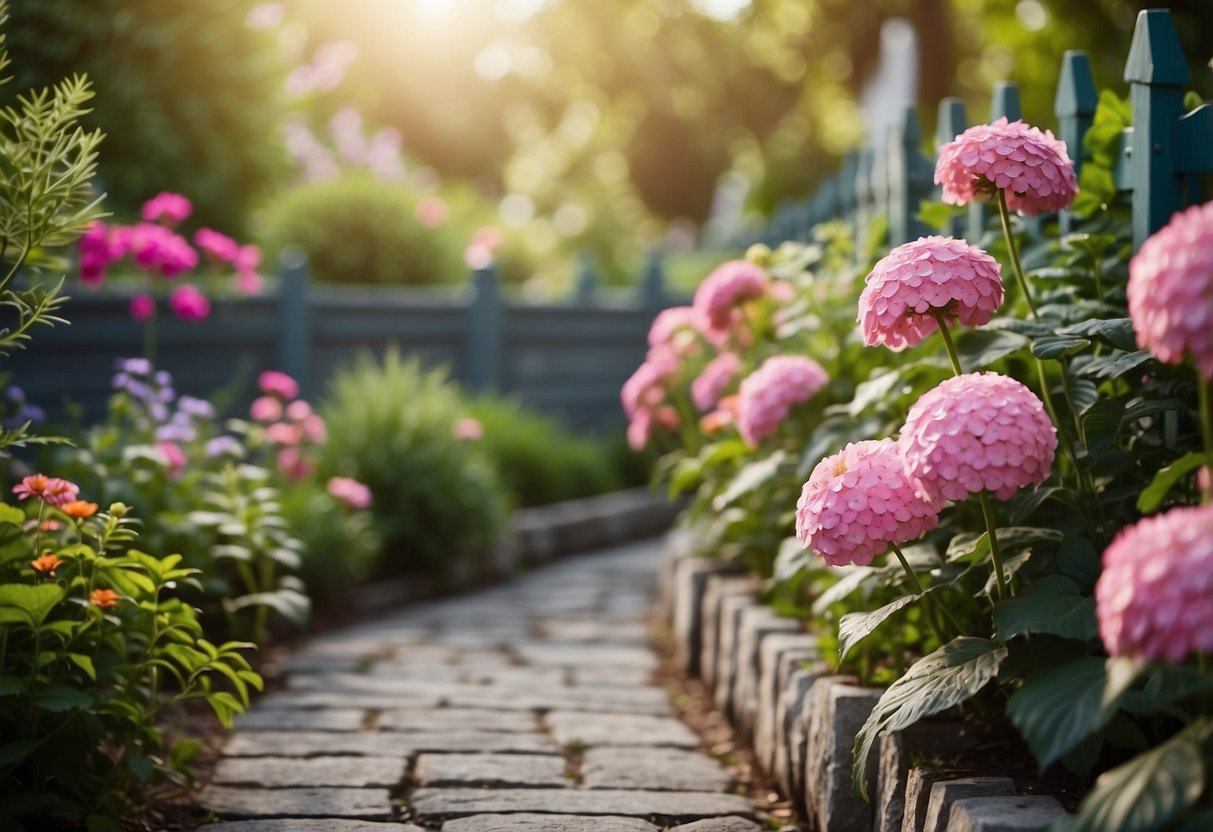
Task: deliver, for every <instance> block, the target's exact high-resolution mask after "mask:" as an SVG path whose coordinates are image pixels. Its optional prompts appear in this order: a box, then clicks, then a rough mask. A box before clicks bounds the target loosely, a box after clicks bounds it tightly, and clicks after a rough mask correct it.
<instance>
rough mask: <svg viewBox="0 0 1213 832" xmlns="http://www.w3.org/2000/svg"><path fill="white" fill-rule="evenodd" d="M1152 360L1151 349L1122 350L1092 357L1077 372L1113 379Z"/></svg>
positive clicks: (1083, 374) (1093, 376) (1087, 375)
mask: <svg viewBox="0 0 1213 832" xmlns="http://www.w3.org/2000/svg"><path fill="white" fill-rule="evenodd" d="M1149 360H1150V351H1149V350H1137V351H1136V352H1121V351H1119V350H1117V351H1116V352H1115V353H1113V354H1112V355H1100V356H1096V357H1095V358H1092V359H1091V360H1090V361H1088V362H1087V363H1086V364H1084V365H1083V366H1082V368H1081V369H1079V370H1077V371H1076V372H1077V373H1078V375H1080V376H1084V377H1088V378H1097V379H1113V378H1120V377H1121V376H1123V375H1125V374H1127V373H1130V372H1132V371H1133V370H1135V369H1137V368H1138V367H1140V366H1141V365H1142V364H1145V363H1146V362H1147V361H1149Z"/></svg>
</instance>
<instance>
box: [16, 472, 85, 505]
mask: <svg viewBox="0 0 1213 832" xmlns="http://www.w3.org/2000/svg"><path fill="white" fill-rule="evenodd" d="M13 493H14V494H16V495H17V499H18V500H26V499H29V498H30V497H37V498H38V499H39V500H42V502H44V503H46V504H48V505H52V506H63V505H66V504H67V503H70V502H73V501H74V500H75V499H76V498H77V497H79V496H80V486H78V485H76V484H75V483H74V482H70V481H68V480H64V479H60V478H58V477H48V476H47V475H46V474H30V475H29V476H27V477H23V478H22V479H21V482H19V483H17V484H16V485H14V486H13Z"/></svg>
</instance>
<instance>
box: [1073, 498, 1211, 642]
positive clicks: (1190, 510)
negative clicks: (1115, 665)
mask: <svg viewBox="0 0 1213 832" xmlns="http://www.w3.org/2000/svg"><path fill="white" fill-rule="evenodd" d="M1095 613H1096V617H1097V618H1098V619H1099V635H1100V637H1101V638H1102V639H1103V643H1104V647H1105V649H1107V651H1108V653H1109V654H1110V655H1113V656H1131V657H1133V658H1137V659H1145V660H1148V661H1153V660H1163V661H1167V662H1170V663H1172V664H1178V663H1179V662H1181V661H1183V660H1184V659H1185V658H1187V657H1188V656H1190V655H1192V654H1194V653H1197V654H1203V655H1209V654H1211V653H1213V505H1204V506H1198V507H1181V508H1173V509H1171V510H1170V511H1168V512H1166V513H1165V514H1160V515H1157V516H1154V517H1147V518H1146V519H1145V520H1141V521H1140V522H1138V523H1137V524H1136V525H1133V526H1129V527H1127V528H1125V529H1123V530H1121V532H1120V534H1118V535H1117V536H1116V539H1115V540H1113V541H1112V543H1111V545H1110V546H1108V548H1107V549H1106V550H1105V551H1104V553H1103V571H1102V572H1101V573H1100V576H1099V580H1098V581H1097V582H1096V584H1095Z"/></svg>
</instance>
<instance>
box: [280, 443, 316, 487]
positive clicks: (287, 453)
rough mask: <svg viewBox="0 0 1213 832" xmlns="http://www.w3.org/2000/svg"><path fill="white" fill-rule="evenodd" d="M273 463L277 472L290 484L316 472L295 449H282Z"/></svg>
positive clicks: (307, 460)
mask: <svg viewBox="0 0 1213 832" xmlns="http://www.w3.org/2000/svg"><path fill="white" fill-rule="evenodd" d="M275 461H276V463H277V465H278V472H279V473H280V474H282V476H283V477H285V478H286V479H288V480H290V481H291V482H298V481H299V480H305V479H307V478H308V477H310V476H311V475H312V474H313V473H315V471H316V466H315V465H313V464H312V462H311V461H310V460H309V459H308V458H307V457H305V456H304V455H303V454H302V453H301V452H300V450H299V449H298V448H296V447H286V448H283V449H282V450H280V451H279V452H278V456H277V459H276V460H275Z"/></svg>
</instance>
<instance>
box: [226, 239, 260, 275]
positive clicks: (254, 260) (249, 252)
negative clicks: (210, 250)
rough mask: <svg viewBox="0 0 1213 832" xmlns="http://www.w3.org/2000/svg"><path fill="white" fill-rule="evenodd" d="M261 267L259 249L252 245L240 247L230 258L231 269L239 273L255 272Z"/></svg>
mask: <svg viewBox="0 0 1213 832" xmlns="http://www.w3.org/2000/svg"><path fill="white" fill-rule="evenodd" d="M260 266H261V249H259V248H258V247H257V246H255V245H253V244H251V243H250V244H248V245H243V246H240V248H238V249H237V250H236V256H235V257H234V258H232V267H233V268H234V269H236V271H240V272H255V271H257V269H258V268H259V267H260Z"/></svg>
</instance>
